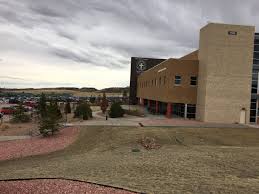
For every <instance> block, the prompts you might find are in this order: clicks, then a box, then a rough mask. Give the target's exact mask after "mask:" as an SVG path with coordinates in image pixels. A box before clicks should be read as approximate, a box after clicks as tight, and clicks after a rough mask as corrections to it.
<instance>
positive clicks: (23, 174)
mask: <svg viewBox="0 0 259 194" xmlns="http://www.w3.org/2000/svg"><path fill="white" fill-rule="evenodd" d="M142 137H152V138H154V139H155V140H156V142H157V143H158V144H159V145H161V148H159V149H156V150H151V151H148V150H145V149H144V148H143V147H142V146H141V145H140V144H139V143H138V140H139V139H140V138H142ZM132 149H139V152H133V151H132ZM0 172H1V173H0V179H12V178H30V177H42V178H48V177H64V178H73V179H79V180H86V181H91V182H97V183H101V184H107V185H113V186H118V187H123V188H128V189H131V190H135V191H142V192H145V193H156V194H159V193H162V194H169V193H170V194H171V193H201V194H202V193H204V194H205V193H206V194H207V193H249V194H250V193H259V130H258V129H253V128H249V129H227V128H226V129H218V128H175V127H172V128H170V127H160V128H157V127H108V126H106V127H97V126H95V127H90V126H86V127H83V128H81V131H80V135H79V137H78V140H77V141H76V142H75V143H74V144H72V145H71V146H69V147H68V148H66V149H65V150H62V151H58V152H54V153H51V154H47V155H41V156H32V157H26V158H21V159H14V160H10V161H2V162H0Z"/></svg>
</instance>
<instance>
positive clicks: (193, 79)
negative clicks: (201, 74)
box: [190, 76, 197, 86]
mask: <svg viewBox="0 0 259 194" xmlns="http://www.w3.org/2000/svg"><path fill="white" fill-rule="evenodd" d="M190 84H191V86H196V85H197V77H196V76H191V83H190Z"/></svg>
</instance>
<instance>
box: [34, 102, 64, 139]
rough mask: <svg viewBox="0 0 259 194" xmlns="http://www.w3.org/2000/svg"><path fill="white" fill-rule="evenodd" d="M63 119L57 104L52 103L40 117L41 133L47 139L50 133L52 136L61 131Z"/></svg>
mask: <svg viewBox="0 0 259 194" xmlns="http://www.w3.org/2000/svg"><path fill="white" fill-rule="evenodd" d="M61 118H62V115H61V112H60V110H59V108H58V105H57V102H50V105H48V106H46V113H45V114H44V116H41V117H40V122H39V131H40V133H41V134H42V135H43V136H44V137H45V136H48V135H49V133H51V134H52V135H53V134H54V133H55V132H56V131H58V129H59V124H58V122H59V120H60V119H61Z"/></svg>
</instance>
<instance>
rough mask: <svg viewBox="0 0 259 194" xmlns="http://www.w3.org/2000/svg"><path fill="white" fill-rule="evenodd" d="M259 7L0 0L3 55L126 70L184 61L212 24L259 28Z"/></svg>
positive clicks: (234, 2)
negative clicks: (136, 64) (146, 60)
mask: <svg viewBox="0 0 259 194" xmlns="http://www.w3.org/2000/svg"><path fill="white" fill-rule="evenodd" d="M258 9H259V2H258V0H247V1H243V0H228V1H225V0H217V1H215V0H206V1H205V0H196V1H193V0H161V1H157V0H141V1H137V0H120V1H117V0H110V1H103V0H74V1H71V0H62V3H61V2H60V0H44V1H35V0H23V1H20V0H0V29H1V30H0V33H1V34H4V36H0V42H1V46H0V54H1V55H3V56H4V55H6V53H7V51H8V55H9V56H8V57H9V58H8V57H7V58H6V57H5V56H4V58H5V60H7V61H11V60H12V58H15V59H17V58H19V57H18V56H22V58H23V63H26V58H27V59H28V63H29V61H30V62H31V63H32V61H33V62H34V63H38V61H39V60H36V59H35V58H36V56H37V57H39V58H40V61H42V63H43V62H44V63H47V65H54V66H59V67H60V68H69V64H70V63H71V62H72V63H73V65H75V66H76V65H77V66H78V68H82V69H89V68H91V67H92V68H96V67H105V68H109V69H119V70H120V69H122V70H123V71H127V68H128V67H129V64H130V57H131V56H140V57H141V56H143V57H157V58H169V57H180V56H181V55H184V54H186V53H188V52H191V51H193V50H195V49H197V48H198V39H199V29H200V28H201V27H202V26H204V25H206V24H207V22H209V21H210V22H223V23H233V24H245V25H255V26H256V27H258V26H259V20H258V16H259V13H258V11H257V10H258ZM1 31H3V32H1ZM107 75H108V74H107ZM123 82H125V81H123Z"/></svg>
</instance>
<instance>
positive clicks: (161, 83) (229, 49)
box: [137, 23, 259, 123]
mask: <svg viewBox="0 0 259 194" xmlns="http://www.w3.org/2000/svg"><path fill="white" fill-rule="evenodd" d="M256 37H257V36H255V27H253V26H240V25H228V24H216V23H210V24H208V25H206V26H205V27H203V28H202V29H201V30H200V42H199V49H198V50H197V51H194V52H193V53H190V54H188V55H186V56H184V57H182V58H179V59H173V58H170V59H168V60H165V61H163V62H162V63H160V64H158V65H156V66H154V67H152V68H151V69H148V70H146V71H144V72H143V73H141V74H140V75H139V76H138V78H137V98H138V99H139V102H140V103H141V104H143V105H146V106H147V108H148V110H149V111H151V112H154V113H158V112H159V113H163V114H166V115H167V116H168V117H171V116H173V117H184V118H193V119H194V118H195V119H197V120H200V121H205V122H217V123H249V122H250V121H251V118H250V115H252V116H251V117H253V118H254V115H253V114H252V112H251V111H250V109H251V107H252V106H254V105H251V103H252V102H253V100H251V98H252V95H251V91H252V90H251V89H252V86H253V87H258V72H259V68H258V72H254V68H255V66H256V65H259V63H258V64H257V61H255V60H256V59H255V57H254V55H255V54H254V55H253V53H254V49H256V41H257V39H255V38H256ZM258 38H259V37H258ZM255 52H256V51H255ZM253 58H254V60H253ZM252 72H254V73H252ZM252 75H253V76H254V77H255V79H254V80H253V81H252ZM256 79H257V82H256V84H255V83H254V82H255V81H256ZM253 84H254V85H253ZM255 85H256V86H255ZM256 93H257V92H256ZM255 114H256V115H255V118H256V117H257V104H256V113H255ZM251 122H253V119H252V121H251Z"/></svg>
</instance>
